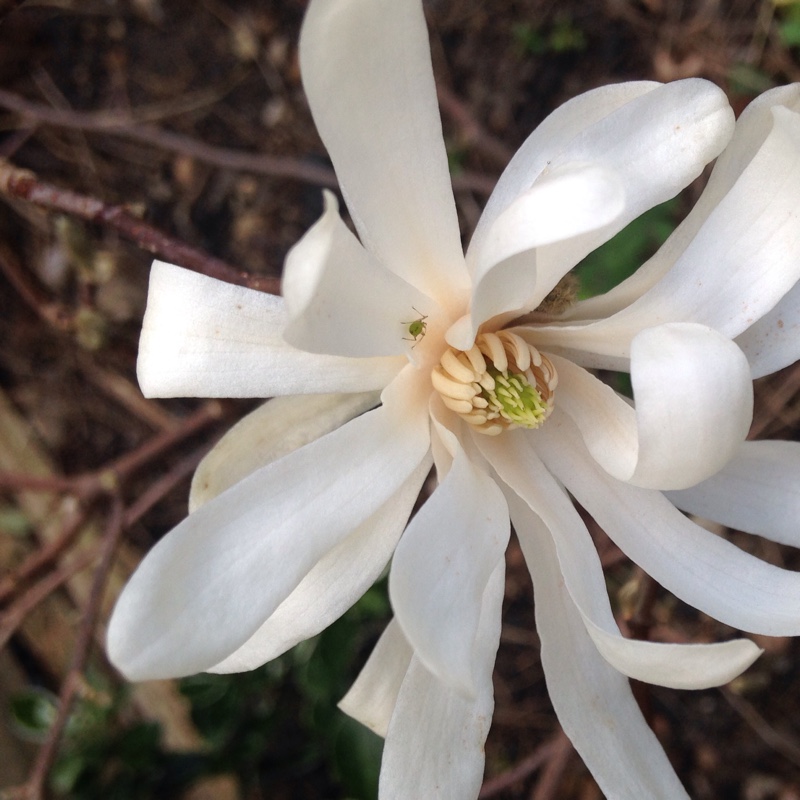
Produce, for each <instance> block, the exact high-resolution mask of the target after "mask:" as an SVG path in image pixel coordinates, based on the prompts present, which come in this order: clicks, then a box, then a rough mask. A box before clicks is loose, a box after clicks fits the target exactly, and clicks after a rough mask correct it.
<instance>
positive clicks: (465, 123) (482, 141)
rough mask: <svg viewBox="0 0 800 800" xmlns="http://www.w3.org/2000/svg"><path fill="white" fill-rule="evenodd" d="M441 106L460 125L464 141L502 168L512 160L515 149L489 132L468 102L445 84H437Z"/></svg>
mask: <svg viewBox="0 0 800 800" xmlns="http://www.w3.org/2000/svg"><path fill="white" fill-rule="evenodd" d="M436 93H437V94H438V96H439V106H440V107H441V109H442V111H443V112H444V113H445V114H447V116H448V117H450V118H451V119H452V120H453V122H454V123H455V124H456V125H457V126H458V128H459V132H460V134H461V136H462V138H463V140H464V142H465V143H466V144H467V145H469V146H471V147H474V148H475V149H476V150H477V151H478V152H480V153H482V154H483V155H484V156H486V157H487V158H489V159H491V160H492V161H493V162H494V163H495V164H496V165H497V166H498V167H500V168H501V169H503V168H505V166H506V164H508V162H509V161H510V160H511V157H512V156H513V155H514V151H513V150H512V149H511V148H509V147H508V146H506V144H505V143H504V142H503V141H501V140H500V139H497V138H496V137H494V136H492V135H491V134H489V133H487V132H486V130H485V129H484V128H483V126H482V125H481V124H480V123H479V122H478V120H477V119H476V118H475V116H474V115H473V113H472V112H471V111H470V109H469V107H468V106H467V104H466V103H464V102H463V101H462V100H461V99H459V98H458V97H457V96H456V95H455V94H454V93H453V92H451V91H450V89H448V88H447V87H445V86H442V85H441V84H437V86H436Z"/></svg>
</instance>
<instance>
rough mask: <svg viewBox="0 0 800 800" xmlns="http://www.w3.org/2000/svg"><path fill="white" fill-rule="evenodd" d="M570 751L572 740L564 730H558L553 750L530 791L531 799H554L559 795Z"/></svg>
mask: <svg viewBox="0 0 800 800" xmlns="http://www.w3.org/2000/svg"><path fill="white" fill-rule="evenodd" d="M572 753H573V747H572V742H571V741H570V740H569V739H568V738H567V734H566V733H564V731H560V732H559V734H558V735H557V736H556V740H555V742H554V747H553V752H552V754H551V756H550V758H549V759H548V761H547V763H546V764H545V766H544V769H543V770H542V774H541V776H540V777H539V780H538V781H537V782H536V786H535V787H534V789H533V792H532V793H531V800H555V798H557V797H558V796H559V794H558V787H559V786H560V784H561V779H562V778H563V777H564V771H565V770H566V768H567V764H568V763H569V759H570V756H571V755H572Z"/></svg>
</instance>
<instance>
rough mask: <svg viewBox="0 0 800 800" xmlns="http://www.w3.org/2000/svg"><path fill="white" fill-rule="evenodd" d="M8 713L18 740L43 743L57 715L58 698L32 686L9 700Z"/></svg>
mask: <svg viewBox="0 0 800 800" xmlns="http://www.w3.org/2000/svg"><path fill="white" fill-rule="evenodd" d="M10 711H11V721H12V723H13V725H14V729H15V731H16V733H17V734H18V735H19V737H20V738H22V739H26V740H27V741H31V742H43V741H44V740H45V738H46V737H47V732H48V731H49V730H50V727H51V726H52V724H53V723H54V722H55V719H56V715H57V714H58V698H57V697H56V696H55V695H54V694H53V693H52V692H48V691H47V690H46V689H42V688H40V687H38V686H33V687H30V688H29V689H24V690H23V691H21V692H19V693H17V694H15V695H14V696H13V697H12V698H11V703H10Z"/></svg>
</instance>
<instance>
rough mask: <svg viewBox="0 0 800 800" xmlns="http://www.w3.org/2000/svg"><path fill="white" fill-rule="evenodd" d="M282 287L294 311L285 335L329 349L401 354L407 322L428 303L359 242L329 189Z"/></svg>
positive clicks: (291, 257) (313, 348) (310, 347)
mask: <svg viewBox="0 0 800 800" xmlns="http://www.w3.org/2000/svg"><path fill="white" fill-rule="evenodd" d="M282 287H283V297H284V304H285V308H286V312H287V314H288V317H289V322H288V324H287V326H286V329H285V331H284V338H285V339H286V341H287V342H288V343H289V344H291V345H293V346H294V347H297V348H299V349H301V350H307V351H308V352H311V353H325V354H327V355H336V356H352V357H365V356H390V355H402V354H403V353H405V352H406V350H407V349H408V345H407V344H406V343H405V341H404V339H406V338H408V323H409V322H411V320H412V318H415V317H419V316H421V315H427V313H428V312H429V311H430V308H429V306H430V305H431V303H430V301H429V300H428V299H427V298H426V297H425V295H423V294H422V293H421V292H419V291H418V290H416V289H415V288H414V287H413V286H411V285H410V284H408V283H406V282H405V281H404V280H403V279H402V278H399V277H398V276H397V275H395V274H394V273H393V272H390V271H389V270H387V269H386V268H385V267H383V266H382V265H381V264H380V263H379V262H378V261H377V259H375V257H374V256H372V255H371V254H370V253H368V252H367V251H366V250H365V249H364V248H363V247H362V246H361V244H360V243H359V241H358V240H357V239H356V237H355V236H354V235H353V234H352V233H351V232H350V230H349V228H348V227H347V226H346V225H345V224H344V223H343V222H342V220H341V217H340V216H339V212H338V204H337V202H336V198H335V197H334V195H333V194H332V193H331V192H325V212H324V213H323V215H322V217H321V218H320V219H319V220H318V221H317V223H316V224H315V225H314V226H313V227H312V228H311V229H310V230H309V231H308V232H307V233H306V235H305V236H304V237H303V238H302V239H301V240H300V241H299V242H298V243H297V244H296V245H295V246H294V247H293V248H292V249H291V250H290V251H289V254H288V255H287V257H286V265H285V267H284V273H283V283H282ZM404 321H405V324H403V323H404Z"/></svg>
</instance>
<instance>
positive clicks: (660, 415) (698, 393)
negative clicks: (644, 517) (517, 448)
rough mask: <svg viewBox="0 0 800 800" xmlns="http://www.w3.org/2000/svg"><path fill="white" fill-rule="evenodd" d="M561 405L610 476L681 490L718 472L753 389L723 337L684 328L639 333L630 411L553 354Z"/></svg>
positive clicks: (746, 422)
mask: <svg viewBox="0 0 800 800" xmlns="http://www.w3.org/2000/svg"><path fill="white" fill-rule="evenodd" d="M552 360H553V364H554V365H555V367H556V370H557V371H558V376H559V387H558V401H557V402H558V404H559V406H560V408H561V409H562V410H563V411H565V412H566V413H567V414H569V415H570V417H572V419H573V421H574V422H575V424H576V425H577V426H578V428H579V429H580V431H581V434H582V436H583V439H584V442H585V443H586V446H587V448H588V449H589V452H590V453H591V454H592V456H593V457H594V458H595V459H596V460H597V462H598V463H599V464H600V465H601V466H602V467H603V468H604V469H605V470H606V471H607V472H608V473H609V474H611V475H613V476H614V477H615V478H617V479H619V480H621V481H626V482H629V483H632V484H634V485H635V486H644V487H647V488H651V489H682V488H685V487H687V486H692V485H693V484H695V483H699V482H700V481H702V480H705V479H706V478H707V477H709V476H711V475H713V474H714V473H716V472H717V471H718V470H719V469H720V468H721V467H722V466H723V465H724V464H725V463H726V462H727V461H728V460H729V459H730V458H731V457H732V456H733V455H734V454H735V453H736V451H737V449H738V448H739V445H740V444H741V443H742V442H743V441H744V439H745V436H747V431H748V429H749V427H750V422H751V420H752V415H753V385H752V381H751V379H750V370H749V367H748V364H747V359H746V358H745V357H744V354H743V353H742V352H741V350H739V348H738V347H737V346H736V345H735V344H733V342H731V341H730V340H728V339H726V338H725V337H724V336H722V335H721V334H719V333H717V332H716V331H714V330H712V329H711V328H705V327H703V326H701V325H691V324H688V323H682V324H674V325H661V326H659V327H657V328H649V329H647V330H644V331H642V332H641V333H640V334H639V335H638V336H637V337H636V338H635V339H634V341H633V345H632V348H631V381H632V383H633V396H634V400H635V403H636V407H635V409H634V408H632V407H631V406H629V405H628V404H627V403H626V402H625V401H624V400H623V399H622V398H620V397H618V396H617V394H616V393H615V392H614V391H612V389H611V388H610V387H609V386H607V385H606V384H604V383H602V382H601V381H599V380H598V379H597V378H595V377H594V376H593V375H591V374H589V373H588V372H586V370H584V369H582V368H581V367H577V366H575V365H574V364H572V363H571V362H570V361H568V360H566V359H563V358H559V357H558V356H553V357H552Z"/></svg>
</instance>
